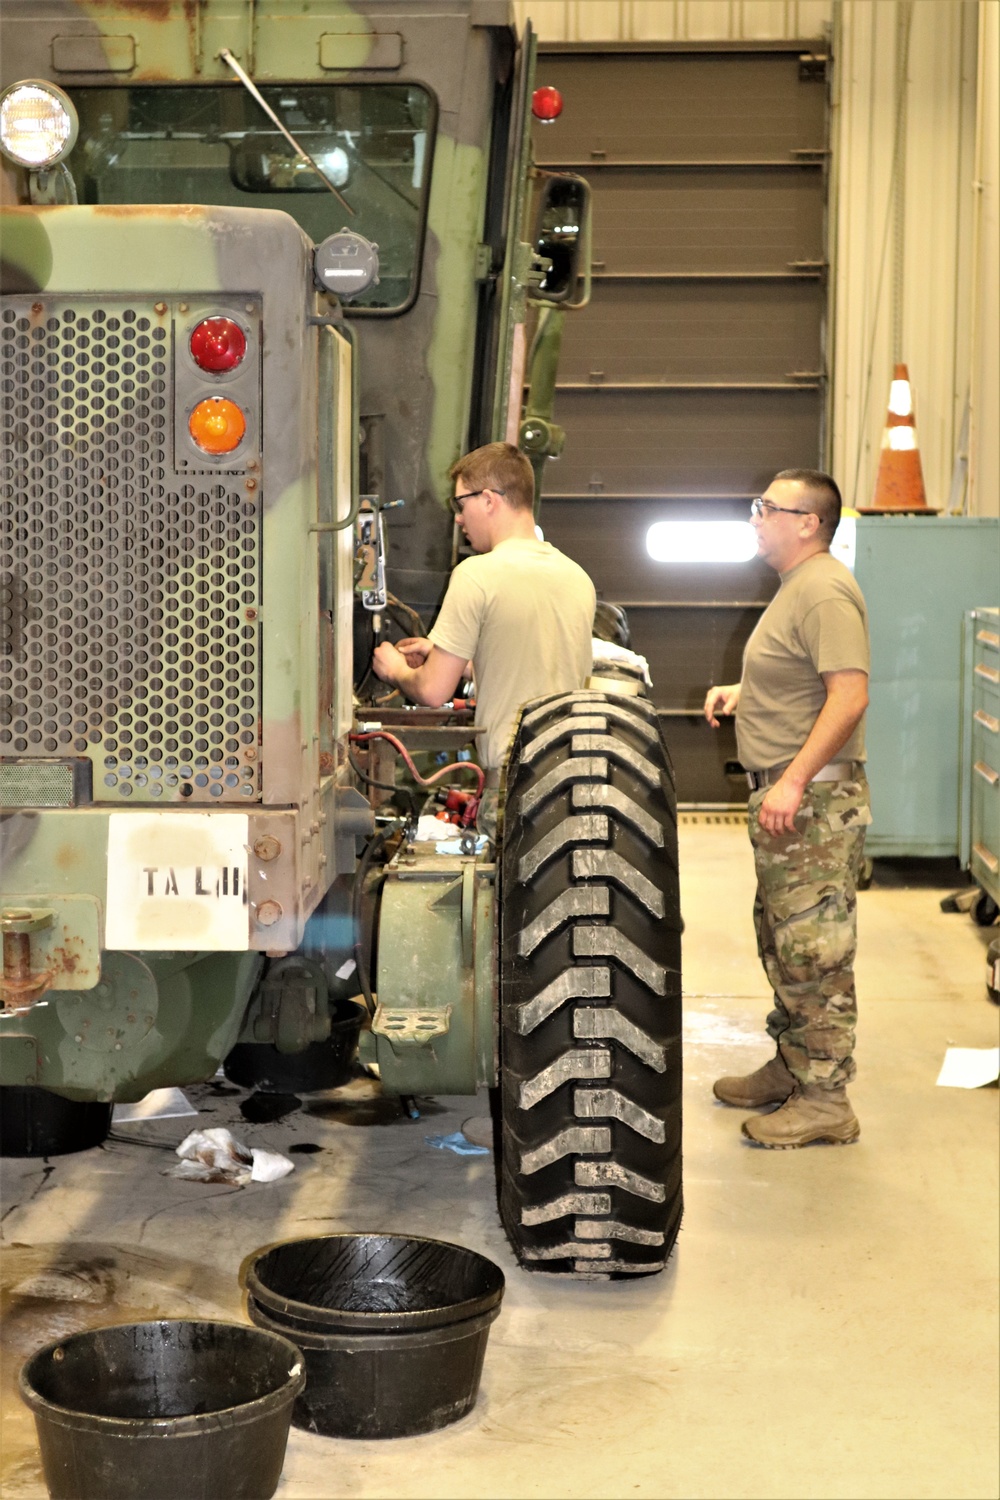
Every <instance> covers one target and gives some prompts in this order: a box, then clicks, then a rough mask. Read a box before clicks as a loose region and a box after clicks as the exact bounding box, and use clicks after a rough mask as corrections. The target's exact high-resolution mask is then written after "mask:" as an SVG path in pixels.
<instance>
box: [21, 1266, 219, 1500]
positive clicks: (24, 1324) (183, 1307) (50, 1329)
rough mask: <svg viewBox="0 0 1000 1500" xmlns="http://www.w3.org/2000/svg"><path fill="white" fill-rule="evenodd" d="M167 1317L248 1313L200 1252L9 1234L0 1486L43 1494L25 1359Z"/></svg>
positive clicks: (25, 1494) (24, 1494)
mask: <svg viewBox="0 0 1000 1500" xmlns="http://www.w3.org/2000/svg"><path fill="white" fill-rule="evenodd" d="M160 1318H207V1319H223V1320H225V1321H228V1322H232V1321H237V1320H240V1321H242V1315H241V1310H240V1293H239V1287H238V1286H237V1285H236V1284H235V1282H234V1281H232V1280H230V1278H228V1277H227V1276H224V1275H222V1274H220V1273H218V1272H215V1271H212V1270H210V1269H208V1268H207V1267H206V1266H204V1265H199V1264H196V1263H195V1262H193V1261H186V1260H181V1259H179V1258H177V1257H173V1256H168V1255H159V1254H155V1253H151V1252H148V1251H141V1250H129V1249H119V1248H118V1247H116V1246H113V1245H101V1244H79V1245H75V1246H65V1245H23V1244H18V1243H17V1242H14V1243H13V1244H5V1245H4V1247H3V1254H2V1255H0V1409H2V1412H3V1421H2V1426H0V1494H2V1495H3V1497H4V1500H45V1497H46V1495H47V1490H46V1488H45V1482H44V1480H43V1478H42V1466H41V1460H40V1458H39V1455H38V1445H37V1442H36V1438H35V1424H34V1419H33V1418H32V1416H31V1413H30V1412H29V1411H28V1409H27V1407H25V1406H24V1404H23V1403H22V1402H21V1400H20V1399H19V1397H18V1394H17V1378H18V1374H19V1372H20V1369H21V1366H22V1365H23V1364H24V1362H25V1360H26V1359H28V1358H29V1357H30V1356H31V1355H32V1354H34V1353H35V1351H36V1350H38V1349H41V1348H43V1347H44V1345H46V1344H50V1343H53V1342H54V1341H55V1340H56V1339H61V1338H66V1337H67V1336H68V1335H70V1334H73V1333H80V1332H83V1331H84V1330H86V1329H89V1328H103V1327H107V1326H108V1325H109V1324H113V1323H146V1322H154V1321H156V1320H157V1319H160Z"/></svg>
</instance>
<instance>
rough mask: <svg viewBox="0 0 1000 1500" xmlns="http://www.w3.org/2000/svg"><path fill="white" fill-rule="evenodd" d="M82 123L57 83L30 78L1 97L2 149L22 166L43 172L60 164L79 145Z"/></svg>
mask: <svg viewBox="0 0 1000 1500" xmlns="http://www.w3.org/2000/svg"><path fill="white" fill-rule="evenodd" d="M79 123H80V122H79V120H78V119H77V114H76V110H75V109H74V108H73V105H72V103H71V102H70V99H69V96H68V95H67V94H64V93H63V91H62V89H60V88H57V87H56V85H55V84H54V83H44V82H42V80H40V79H35V78H27V79H25V80H24V81H23V82H21V83H14V84H11V86H10V88H9V89H5V90H4V92H3V93H2V94H0V150H2V151H3V153H4V155H5V156H9V157H10V159H11V161H15V162H17V164H18V166H19V167H29V168H31V169H32V170H33V171H44V170H45V168H46V167H54V166H55V165H56V164H57V163H58V162H61V161H62V160H63V159H64V157H67V156H68V155H69V153H70V152H71V151H72V149H73V147H74V145H75V144H76V136H77V131H78V130H79Z"/></svg>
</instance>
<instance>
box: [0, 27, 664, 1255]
mask: <svg viewBox="0 0 1000 1500" xmlns="http://www.w3.org/2000/svg"><path fill="white" fill-rule="evenodd" d="M534 69H535V48H534V40H533V37H532V35H531V32H530V28H528V30H527V32H526V34H525V35H524V36H522V37H521V38H520V39H519V38H518V35H517V33H516V29H515V27H514V25H513V24H512V17H511V14H510V10H509V6H508V5H507V3H506V0H424V3H422V4H421V5H419V6H410V5H405V4H399V5H393V4H391V3H388V0H352V3H343V0H311V3H305V0H302V3H292V0H289V3H280V0H256V3H254V0H250V3H238V0H187V3H183V4H182V3H180V0H161V3H147V4H134V3H127V0H33V3H30V4H29V3H27V0H8V3H7V4H6V5H5V6H4V14H3V78H2V85H3V92H2V95H0V141H2V145H3V150H4V153H5V156H4V172H5V175H4V199H5V207H4V210H3V220H2V235H3V239H2V248H3V284H2V293H3V299H2V309H0V330H2V372H0V378H2V382H3V433H2V455H0V462H2V475H0V536H2V556H0V606H2V608H0V626H2V638H0V840H2V844H0V850H2V866H3V905H2V915H0V923H2V929H3V975H2V980H0V995H2V1000H3V1010H2V1013H0V1085H2V1088H0V1100H2V1102H3V1104H4V1109H5V1123H6V1128H7V1133H8V1142H9V1141H10V1140H11V1137H12V1136H13V1138H14V1145H13V1146H11V1145H10V1144H8V1146H7V1148H6V1149H8V1150H11V1149H13V1150H15V1151H17V1150H20V1151H22V1152H24V1151H28V1150H32V1149H35V1150H40V1149H43V1148H42V1147H39V1146H38V1145H37V1140H38V1139H42V1138H45V1139H47V1137H44V1131H43V1132H42V1136H41V1137H38V1136H32V1137H31V1139H32V1140H33V1141H35V1142H36V1144H35V1145H34V1146H32V1145H31V1144H25V1142H24V1141H23V1140H20V1137H19V1136H18V1131H19V1129H23V1130H24V1131H25V1132H26V1133H27V1134H29V1135H30V1134H31V1131H30V1129H29V1126H28V1125H25V1126H23V1127H22V1126H18V1125H17V1123H16V1122H17V1121H18V1120H21V1119H25V1120H27V1121H29V1124H30V1121H31V1120H34V1121H35V1123H36V1124H37V1122H38V1121H39V1120H40V1119H41V1120H44V1121H46V1122H49V1123H51V1122H52V1121H53V1120H55V1119H56V1117H57V1116H58V1119H59V1121H60V1123H59V1125H58V1129H59V1131H60V1132H61V1135H60V1141H61V1144H60V1145H59V1146H58V1149H67V1147H68V1146H71V1145H77V1146H82V1145H85V1144H87V1142H88V1141H89V1140H95V1139H100V1138H102V1133H103V1132H104V1131H106V1129H107V1119H108V1110H109V1107H110V1105H111V1104H112V1103H113V1102H115V1101H134V1100H137V1099H139V1098H141V1097H143V1096H144V1095H146V1094H147V1092H148V1091H150V1090H152V1089H155V1088H157V1087H161V1086H167V1085H183V1084H186V1083H192V1082H195V1081H197V1080H205V1079H208V1078H211V1077H212V1076H213V1075H214V1074H215V1073H216V1071H217V1069H218V1068H219V1066H220V1064H223V1063H224V1062H226V1063H227V1066H230V1067H233V1068H235V1067H236V1064H235V1063H234V1062H233V1059H239V1067H240V1068H242V1069H244V1070H247V1069H249V1072H250V1075H251V1079H253V1078H256V1079H257V1080H258V1081H261V1082H262V1083H263V1084H264V1085H265V1086H267V1084H268V1083H270V1084H271V1086H274V1083H273V1080H274V1077H276V1076H278V1075H279V1074H280V1073H281V1069H282V1067H284V1068H285V1069H286V1071H287V1070H288V1069H290V1070H291V1075H290V1076H291V1077H292V1080H293V1082H296V1083H297V1084H298V1086H299V1087H309V1086H313V1087H324V1086H328V1085H329V1084H330V1082H331V1080H332V1079H333V1077H334V1075H337V1069H338V1068H339V1067H340V1066H341V1065H342V1062H343V1058H342V1057H340V1056H339V1054H337V1047H336V1045H335V1044H337V1042H338V1038H339V1037H340V1035H341V1033H342V1031H343V1030H344V1028H345V1026H346V1027H347V1029H348V1033H349V1035H350V1034H351V1032H350V1026H351V1018H352V1017H354V1018H355V1019H354V1032H353V1034H357V1031H358V1020H357V1018H358V1016H359V1013H360V1012H361V1011H363V1016H362V1020H363V1028H362V1029H361V1033H360V1041H359V1046H360V1055H361V1057H362V1058H363V1059H364V1060H365V1063H366V1065H367V1066H369V1067H370V1068H371V1069H372V1070H373V1071H376V1070H377V1072H378V1075H379V1076H380V1079H381V1084H382V1087H383V1089H384V1090H385V1091H386V1093H388V1094H390V1095H391V1094H396V1095H399V1096H400V1097H401V1098H407V1097H411V1096H415V1095H422V1096H423V1095H434V1094H461V1093H475V1092H476V1091H477V1090H478V1089H480V1088H483V1087H490V1088H492V1089H493V1090H494V1095H493V1097H494V1102H495V1105H496V1109H497V1112H498V1116H499V1120H498V1133H499V1138H500V1146H499V1153H498V1155H499V1169H498V1177H499V1180H500V1207H501V1214H502V1217H503V1221H504V1224H505V1227H506V1230H507V1233H508V1235H509V1237H510V1240H511V1243H512V1245H513V1247H514V1249H515V1252H516V1254H517V1255H518V1257H519V1259H520V1260H521V1262H522V1264H523V1265H524V1266H526V1267H528V1268H530V1269H535V1270H548V1271H553V1272H561V1273H564V1274H570V1275H577V1276H581V1277H595V1276H601V1277H607V1276H635V1275H642V1274H644V1273H650V1272H654V1271H657V1270H659V1269H660V1268H661V1267H662V1266H663V1265H664V1263H665V1261H666V1258H667V1256H668V1255H669V1252H670V1249H671V1246H672V1244H673V1241H674V1238H675V1236H676V1233H677V1228H678V1224H679V1219H680V1212H681V1190H680V1053H679V1045H680V1043H679V1035H680V917H679V912H678V895H677V889H678V887H677V856H676V812H675V800H674V789H673V780H672V772H671V768H670V762H669V757H668V755H667V752H666V748H665V746H664V744H663V741H662V738H661V735H660V730H659V726H658V723H657V719H656V715H655V713H654V711H653V709H652V707H651V706H650V704H649V702H648V700H647V699H646V698H645V697H644V696H643V695H642V694H641V693H637V692H635V691H625V692H617V691H611V690H609V689H610V688H611V687H614V686H615V685H614V684H605V685H604V686H592V687H590V688H588V689H585V690H582V691H581V692H579V693H574V694H557V695H553V696H551V697H549V698H547V699H542V700H540V701H538V702H533V703H529V704H527V705H525V707H524V709H523V710H522V714H521V718H520V722H519V726H518V730H517V735H516V740H515V742H514V747H513V751H512V755H511V758H510V762H509V765H508V767H507V770H506V776H505V782H504V786H503V788H502V811H501V827H502V833H501V834H500V835H499V836H498V839H497V841H496V842H495V843H485V844H484V843H483V841H481V840H476V839H475V838H474V837H473V836H472V831H471V830H467V834H468V836H467V837H466V838H464V839H461V838H460V839H459V841H458V845H457V852H450V851H453V850H455V849H456V844H455V841H454V840H452V842H451V843H450V844H448V843H447V842H446V841H445V840H441V841H440V844H439V842H435V841H432V842H426V841H424V842H421V841H419V840H417V839H416V838H415V833H416V831H417V829H416V823H415V821H414V816H413V813H414V812H416V811H419V807H417V806H416V804H415V799H414V798H413V797H412V796H410V797H409V800H408V799H407V795H402V796H401V795H400V793H399V792H398V791H397V787H402V788H404V791H405V787H406V786H409V787H410V788H413V789H417V788H419V786H420V783H418V782H415V781H413V780H412V779H410V780H408V779H407V778H408V773H407V772H406V770H405V768H403V767H402V765H401V763H400V762H399V761H398V759H397V756H398V755H399V754H402V755H403V756H405V758H406V759H407V760H408V761H409V763H410V765H411V766H412V767H413V768H414V770H416V771H417V774H418V775H419V776H421V778H422V782H424V783H431V782H432V781H433V777H432V776H431V775H430V774H424V773H427V772H428V769H429V765H430V764H431V763H432V761H431V759H429V758H432V757H433V756H434V755H435V754H439V753H440V752H441V751H442V750H443V751H446V752H448V753H451V752H452V751H454V750H455V748H456V747H457V746H460V745H462V744H468V743H470V741H471V739H472V738H473V730H472V728H471V726H470V725H469V722H468V713H467V712H464V713H463V711H461V710H458V709H456V710H454V711H448V712H442V713H435V712H432V711H427V710H420V709H409V708H406V707H404V706H401V705H400V704H399V703H396V704H395V705H391V704H385V703H380V702H378V701H376V696H375V694H374V693H373V691H372V679H371V676H370V673H369V670H368V669H369V663H370V659H371V652H372V649H373V643H374V642H375V641H376V640H377V639H378V638H379V637H380V635H382V634H385V633H388V634H389V635H391V634H392V633H393V632H394V631H395V633H396V634H398V633H399V629H400V628H401V629H403V630H404V632H405V633H407V634H410V633H413V632H414V630H415V629H416V628H417V626H425V625H426V623H427V622H428V621H429V619H430V616H431V614H432V612H433V609H434V607H435V605H436V603H437V602H438V601H439V599H440V597H441V594H442V592H443V588H444V586H445V585H446V582H447V577H448V573H449V570H450V568H451V566H452V565H453V564H454V561H455V559H456V557H457V556H458V555H459V554H458V543H459V540H460V539H459V537H458V535H457V533H456V530H455V527H454V525H453V522H452V520H451V517H450V512H449V508H448V496H449V485H448V480H447V471H448V468H449V465H450V464H451V463H452V462H453V461H454V459H455V458H456V457H458V455H459V454H460V453H462V452H463V451H466V450H468V449H470V448H471V447H474V446H477V445H478V444H480V443H483V442H488V441H492V440H495V439H499V438H505V437H506V438H507V439H508V440H512V441H519V442H520V444H521V446H522V447H523V448H524V449H525V451H527V452H528V453H529V454H530V455H531V458H532V462H533V464H534V466H535V469H536V473H537V474H538V476H539V479H541V476H542V472H543V469H544V464H545V462H546V460H547V459H551V458H552V457H554V456H555V455H557V454H558V450H559V446H560V442H561V434H560V432H559V429H558V427H557V426H556V424H555V422H554V420H553V412H552V390H553V383H554V374H553V372H554V363H555V359H556V358H557V356H558V345H559V340H560V337H561V328H562V320H563V319H564V317H565V316H566V312H567V309H568V308H569V307H571V306H572V305H574V304H580V303H582V302H584V301H585V300H586V279H587V274H588V260H587V257H588V247H587V228H586V224H587V190H586V185H585V183H582V182H581V180H580V179H579V178H575V177H572V176H550V175H542V174H540V173H538V172H537V171H536V170H535V169H534V168H533V167H532V164H531V155H530V123H531V114H530V109H531V100H532V97H533V94H534V78H533V75H534ZM539 104H540V108H541V112H542V114H543V115H548V116H549V117H552V116H554V114H555V113H556V101H554V99H553V97H552V92H551V91H548V90H543V91H542V93H541V96H540V100H539ZM553 128H558V125H557V124H556V125H555V126H554V127H553ZM529 221H530V223H531V225H532V227H531V228H529V227H528V226H529ZM529 335H530V337H529ZM398 501H403V502H404V503H403V504H402V505H401V506H400V505H398V504H397V502H398ZM387 544H388V547H387ZM394 620H395V622H396V624H395V625H394V623H393V621H394ZM414 621H416V624H414ZM408 626H409V627H410V628H407V627H408ZM631 687H632V688H633V689H634V688H635V684H634V683H633V684H631ZM414 757H416V760H415V759H414ZM421 757H422V760H421ZM418 761H420V763H421V764H422V765H423V773H421V772H420V771H419V768H418V765H417V762H418ZM436 775H437V784H438V785H441V784H442V783H445V784H448V785H450V786H451V787H452V788H453V792H452V794H451V795H452V796H454V797H455V799H456V802H457V803H460V802H461V801H462V800H463V799H462V798H461V797H460V796H458V795H457V792H458V789H459V788H465V789H467V790H469V789H471V790H473V791H474V790H475V786H474V780H473V778H476V777H477V776H478V773H477V771H476V770H475V769H474V763H473V762H466V763H464V764H458V765H455V766H454V767H453V768H452V769H450V770H448V771H447V772H445V773H441V772H438V773H436ZM480 779H481V778H480ZM426 795H428V796H431V795H432V792H431V791H428V792H427V793H426ZM411 804H412V808H411ZM446 851H447V852H446ZM345 1017H346V1019H345ZM262 1058H263V1059H265V1061H263V1062H262V1061H261V1059H262ZM255 1059H256V1061H255ZM331 1069H332V1071H331ZM237 1072H238V1069H237ZM283 1076H285V1075H283ZM337 1076H339V1075H337ZM17 1111H21V1112H22V1113H21V1114H18V1113H17ZM60 1111H61V1114H60ZM53 1112H55V1113H53ZM46 1128H48V1125H46ZM52 1128H53V1129H55V1128H56V1126H55V1125H53V1127H52ZM88 1132H89V1133H88ZM19 1140H20V1144H18V1141H19Z"/></svg>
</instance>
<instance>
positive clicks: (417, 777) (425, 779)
mask: <svg viewBox="0 0 1000 1500" xmlns="http://www.w3.org/2000/svg"><path fill="white" fill-rule="evenodd" d="M348 738H349V739H351V740H352V741H353V742H354V743H355V744H360V743H361V742H362V741H364V740H388V741H389V744H390V745H392V746H393V747H394V748H395V749H396V750H397V751H398V752H399V754H400V755H401V756H402V757H403V760H404V761H405V762H406V767H407V770H408V771H409V773H410V775H411V776H412V777H413V779H414V781H416V782H418V783H419V784H420V785H421V786H434V785H435V783H436V782H438V781H440V780H441V778H442V776H447V775H448V774H449V772H451V771H475V773H476V777H477V779H478V781H479V786H478V787H477V789H476V797H477V798H479V797H481V796H482V795H483V787H484V786H485V785H486V772H485V771H484V770H483V768H482V766H477V765H476V763H475V761H471V760H455V761H452V762H451V764H450V765H447V766H442V767H441V769H440V770H439V771H435V772H434V774H433V776H421V774H420V772H419V771H418V770H417V768H416V766H415V765H414V764H413V761H412V759H411V758H410V752H409V751H408V750H407V748H406V746H405V745H404V744H403V742H402V740H398V739H397V738H396V736H395V735H394V734H390V733H389V731H388V730H387V729H370V730H367V731H366V732H365V733H364V734H352V735H350V736H348Z"/></svg>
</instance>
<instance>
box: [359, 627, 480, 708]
mask: <svg viewBox="0 0 1000 1500" xmlns="http://www.w3.org/2000/svg"><path fill="white" fill-rule="evenodd" d="M424 645H426V646H427V648H428V649H427V651H426V653H425V652H424V651H423V647H424ZM401 646H409V647H412V648H413V649H412V653H409V654H412V655H413V656H414V657H416V658H418V660H417V665H416V666H411V665H410V662H409V659H408V653H405V652H403V651H402V650H400V647H401ZM372 670H373V671H374V673H375V675H376V676H377V677H381V679H382V681H383V682H391V683H392V685H393V687H398V688H400V689H401V690H402V692H404V693H405V694H406V696H407V697H408V698H412V699H413V701H414V703H421V704H423V706H424V707H425V708H440V707H441V705H442V704H444V703H447V702H448V699H449V698H451V697H453V696H454V693H455V689H456V688H457V687H458V684H459V682H460V681H461V680H462V673H463V672H464V670H465V660H464V658H463V657H461V656H453V655H452V654H451V652H450V651H442V650H441V647H440V646H434V645H432V644H431V642H430V641H426V642H425V640H424V638H423V637H422V636H410V637H408V638H407V639H406V640H405V641H400V643H399V646H393V645H392V644H391V643H390V642H389V641H383V642H382V644H381V645H380V646H377V647H376V648H375V654H374V655H373V657H372Z"/></svg>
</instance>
